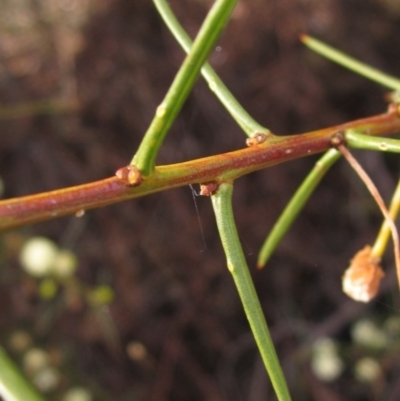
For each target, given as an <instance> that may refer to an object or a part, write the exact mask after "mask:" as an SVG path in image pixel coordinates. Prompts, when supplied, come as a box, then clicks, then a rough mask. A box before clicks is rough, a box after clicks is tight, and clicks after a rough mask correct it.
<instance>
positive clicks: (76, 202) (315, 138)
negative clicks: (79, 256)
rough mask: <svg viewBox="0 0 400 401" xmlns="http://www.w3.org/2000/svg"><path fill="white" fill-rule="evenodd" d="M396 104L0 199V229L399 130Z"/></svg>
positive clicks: (228, 177) (228, 176) (237, 174)
mask: <svg viewBox="0 0 400 401" xmlns="http://www.w3.org/2000/svg"><path fill="white" fill-rule="evenodd" d="M398 111H399V110H398V106H395V105H393V106H391V107H390V108H389V110H388V112H387V113H385V114H381V115H377V116H373V117H369V118H365V119H361V120H356V121H352V122H348V123H345V124H340V125H337V126H334V127H329V128H324V129H320V130H317V131H313V132H308V133H305V134H298V135H291V136H276V135H268V136H267V138H266V140H265V142H263V143H261V144H256V145H253V146H250V147H248V148H244V149H240V150H236V151H234V152H229V153H223V154H220V155H215V156H209V157H205V158H201V159H196V160H191V161H187V162H183V163H178V164H170V165H166V166H157V167H156V169H155V172H154V174H152V175H151V176H150V177H148V178H146V179H145V180H144V181H142V182H141V183H140V185H138V186H135V187H132V186H130V185H129V184H127V182H126V181H125V180H123V179H121V178H118V177H117V176H114V177H111V178H106V179H104V180H100V181H95V182H91V183H88V184H83V185H78V186H74V187H69V188H63V189H59V190H55V191H49V192H43V193H40V194H37V195H28V196H23V197H18V198H13V199H6V200H3V201H0V230H6V229H10V228H14V227H18V226H22V225H25V224H31V223H36V222H40V221H45V220H48V219H52V218H55V217H61V216H65V215H68V214H74V213H79V212H81V211H84V210H89V209H93V208H98V207H102V206H106V205H110V204H113V203H117V202H121V201H124V200H128V199H132V198H138V197H141V196H145V195H149V194H151V193H155V192H160V191H164V190H167V189H172V188H177V187H181V186H185V185H189V184H202V183H207V182H217V183H219V182H224V181H232V180H234V179H236V178H238V177H241V176H243V175H245V174H249V173H251V172H253V171H257V170H260V169H263V168H266V167H270V166H273V165H276V164H279V163H283V162H286V161H289V160H293V159H298V158H300V157H304V156H309V155H312V154H316V153H320V152H324V151H326V150H328V149H329V148H330V147H331V138H332V136H333V135H334V134H336V133H337V132H338V131H343V130H346V129H349V128H351V129H354V130H357V131H358V132H361V133H364V134H367V135H385V134H393V133H396V132H399V131H400V115H399V112H398Z"/></svg>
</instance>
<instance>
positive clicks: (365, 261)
mask: <svg viewBox="0 0 400 401" xmlns="http://www.w3.org/2000/svg"><path fill="white" fill-rule="evenodd" d="M371 251H372V250H371V247H370V246H369V245H367V246H365V248H364V249H362V250H361V251H359V252H357V253H356V255H355V256H354V258H353V259H352V260H351V261H350V266H349V268H348V269H347V270H346V271H345V272H344V275H343V278H342V288H343V292H344V293H345V294H347V295H348V296H349V297H350V298H353V299H354V300H355V301H359V302H369V301H370V300H371V299H372V298H374V297H375V295H376V294H377V292H378V289H379V283H380V281H381V279H382V277H383V276H384V275H385V273H384V272H383V271H382V269H381V267H380V266H379V262H380V258H379V257H376V256H373V255H371Z"/></svg>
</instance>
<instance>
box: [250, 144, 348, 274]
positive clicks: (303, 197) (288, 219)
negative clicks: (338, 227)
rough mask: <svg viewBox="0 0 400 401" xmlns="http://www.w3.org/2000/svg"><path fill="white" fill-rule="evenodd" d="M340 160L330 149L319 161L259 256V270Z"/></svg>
mask: <svg viewBox="0 0 400 401" xmlns="http://www.w3.org/2000/svg"><path fill="white" fill-rule="evenodd" d="M339 158H340V153H339V152H338V151H337V150H335V149H330V150H328V151H327V152H326V153H325V154H324V155H323V156H322V157H321V158H320V159H319V160H318V161H317V163H316V164H315V167H314V168H313V169H312V170H311V172H310V173H309V174H308V176H307V177H306V179H305V180H304V181H303V183H302V184H301V186H300V187H299V189H298V190H297V191H296V193H295V194H294V195H293V197H292V199H291V200H290V202H289V203H288V204H287V206H286V207H285V210H284V211H283V212H282V214H281V215H280V217H279V219H278V221H277V222H276V223H275V225H274V227H273V228H272V230H271V232H270V233H269V235H268V237H267V239H266V240H265V242H264V244H263V246H262V248H261V251H260V253H259V256H258V261H257V267H258V268H260V269H261V268H262V267H264V265H265V264H266V263H267V261H268V259H269V258H270V257H271V255H272V254H273V252H274V251H275V249H276V247H277V246H278V244H279V243H280V242H281V240H282V238H283V236H284V235H285V234H286V232H287V231H288V230H289V228H290V227H291V225H292V224H293V222H294V220H295V219H296V217H297V216H298V215H299V213H300V212H301V210H302V209H303V207H304V205H305V204H306V202H307V201H308V199H309V198H310V196H311V195H312V193H313V192H314V190H315V188H316V187H317V185H318V184H319V182H320V181H321V179H322V177H323V176H324V175H325V173H326V172H327V171H328V170H329V168H330V167H331V166H332V165H333V163H335V162H336V161H337V160H338V159H339Z"/></svg>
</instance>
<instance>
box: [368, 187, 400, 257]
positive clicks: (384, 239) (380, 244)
mask: <svg viewBox="0 0 400 401" xmlns="http://www.w3.org/2000/svg"><path fill="white" fill-rule="evenodd" d="M399 210H400V181H399V182H398V183H397V187H396V189H395V191H394V195H393V197H392V201H391V202H390V207H389V215H390V217H391V219H392V220H395V219H396V217H397V215H398V214H399ZM389 237H390V226H389V224H388V222H387V220H386V219H385V220H384V222H383V223H382V227H381V229H380V230H379V234H378V236H377V237H376V240H375V243H374V246H373V247H372V251H371V255H373V256H379V257H382V255H383V252H384V251H385V249H386V246H387V243H388V240H389Z"/></svg>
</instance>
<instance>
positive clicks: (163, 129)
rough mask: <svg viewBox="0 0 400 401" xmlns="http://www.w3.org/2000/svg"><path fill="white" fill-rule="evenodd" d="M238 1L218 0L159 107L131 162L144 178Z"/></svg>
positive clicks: (153, 164) (150, 171)
mask: <svg viewBox="0 0 400 401" xmlns="http://www.w3.org/2000/svg"><path fill="white" fill-rule="evenodd" d="M237 1H238V0H216V2H215V3H214V5H213V7H212V8H211V10H210V12H209V13H208V15H207V17H206V19H205V21H204V23H203V25H202V27H201V28H200V31H199V33H198V35H197V37H196V39H195V41H194V43H193V47H192V49H191V51H190V53H189V54H188V56H187V57H186V59H185V61H184V62H183V64H182V66H181V68H180V69H179V71H178V73H177V75H176V77H175V79H174V81H173V83H172V85H171V87H170V89H169V90H168V92H167V94H166V96H165V98H164V100H163V101H162V102H161V104H160V105H159V106H158V107H157V110H156V113H155V116H154V118H153V121H152V122H151V124H150V127H149V128H148V130H147V132H146V134H145V136H144V138H143V140H142V142H141V143H140V146H139V149H138V151H137V153H136V155H135V156H134V158H133V159H132V162H131V164H133V165H135V166H136V167H137V168H138V169H139V170H140V172H141V173H142V175H143V176H144V177H147V176H149V175H150V174H151V173H152V172H153V171H154V166H155V160H156V157H157V154H158V151H159V149H160V146H161V144H162V143H163V141H164V138H165V136H166V134H167V132H168V130H169V128H170V127H171V125H172V123H173V122H174V120H175V118H176V116H177V114H178V113H179V111H180V110H181V108H182V105H183V103H184V101H185V100H186V98H187V96H188V94H189V92H190V91H191V89H192V87H193V85H194V83H195V81H196V79H197V77H198V75H199V72H200V69H201V67H202V65H203V64H204V62H205V61H206V59H207V57H208V55H209V53H210V51H211V49H213V48H214V46H215V43H216V41H217V40H218V38H219V36H220V34H221V32H222V30H223V28H224V27H225V25H226V23H227V22H228V20H229V17H230V15H231V13H232V11H233V9H234V7H235V5H236V3H237Z"/></svg>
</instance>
